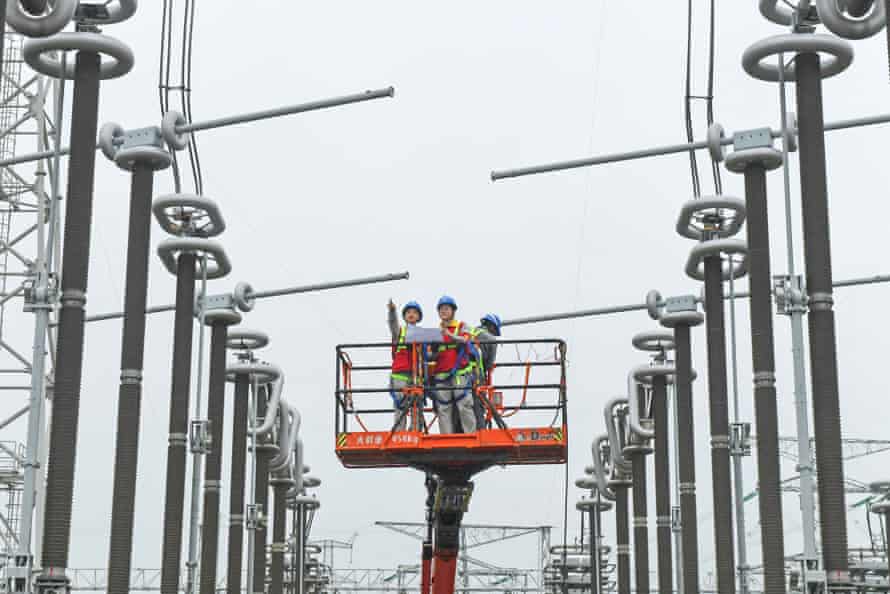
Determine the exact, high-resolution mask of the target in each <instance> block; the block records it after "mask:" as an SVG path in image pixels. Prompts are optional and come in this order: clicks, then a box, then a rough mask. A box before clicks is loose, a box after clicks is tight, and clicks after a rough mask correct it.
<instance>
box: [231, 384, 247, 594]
mask: <svg viewBox="0 0 890 594" xmlns="http://www.w3.org/2000/svg"><path fill="white" fill-rule="evenodd" d="M248 382H249V378H248V376H246V375H244V374H238V375H236V376H235V404H234V412H233V413H232V484H231V487H230V488H231V491H230V496H229V562H228V573H227V577H226V594H241V559H242V551H243V549H244V470H245V467H246V465H247V413H248V405H249V402H248V389H249V387H250V386H249V383H248Z"/></svg>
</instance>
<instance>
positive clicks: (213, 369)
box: [200, 303, 241, 594]
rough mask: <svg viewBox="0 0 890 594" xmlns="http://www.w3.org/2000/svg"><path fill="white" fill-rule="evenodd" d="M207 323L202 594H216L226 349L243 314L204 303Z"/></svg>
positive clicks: (205, 321)
mask: <svg viewBox="0 0 890 594" xmlns="http://www.w3.org/2000/svg"><path fill="white" fill-rule="evenodd" d="M204 307H206V308H207V309H205V311H204V312H203V314H204V323H205V324H206V325H208V326H210V328H211V333H210V375H209V379H208V386H207V387H208V390H207V392H208V399H207V421H208V424H209V425H210V448H209V450H210V451H209V452H208V453H207V465H206V466H205V467H204V505H203V521H202V522H201V577H200V592H201V594H215V592H216V566H217V555H218V550H219V516H220V513H219V499H220V494H219V491H220V486H221V482H220V481H221V479H222V448H223V418H224V412H225V397H226V371H227V370H226V347H227V346H228V332H229V326H232V325H235V324H238V323H240V322H241V314H240V313H238V312H237V311H234V310H233V309H231V308H228V307H214V306H213V305H210V304H207V303H204Z"/></svg>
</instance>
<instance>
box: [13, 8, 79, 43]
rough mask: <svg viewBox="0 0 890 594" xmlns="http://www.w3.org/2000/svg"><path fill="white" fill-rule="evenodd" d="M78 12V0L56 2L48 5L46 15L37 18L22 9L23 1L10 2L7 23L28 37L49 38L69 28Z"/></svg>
mask: <svg viewBox="0 0 890 594" xmlns="http://www.w3.org/2000/svg"><path fill="white" fill-rule="evenodd" d="M76 10H77V0H55V2H53V4H52V6H50V5H49V4H47V12H46V13H45V14H42V15H38V16H35V15H32V14H30V13H28V11H26V10H25V9H24V8H23V7H22V2H21V0H8V1H7V4H6V23H7V24H8V25H9V26H10V27H11V28H12V29H14V30H15V31H17V32H18V33H21V34H22V35H25V36H26V37H49V36H50V35H55V34H56V33H58V32H59V31H61V30H62V29H64V28H65V27H67V26H68V23H70V22H71V19H73V18H74V11H76Z"/></svg>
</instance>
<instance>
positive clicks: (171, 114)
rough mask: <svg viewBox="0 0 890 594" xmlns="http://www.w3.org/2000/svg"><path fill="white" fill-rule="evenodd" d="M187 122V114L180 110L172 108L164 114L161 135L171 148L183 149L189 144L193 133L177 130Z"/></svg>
mask: <svg viewBox="0 0 890 594" xmlns="http://www.w3.org/2000/svg"><path fill="white" fill-rule="evenodd" d="M187 123H188V121H187V120H186V119H185V116H184V115H182V114H181V113H179V112H178V111H173V110H171V111H168V112H167V113H165V114H164V117H163V118H162V119H161V136H163V137H164V142H166V143H167V146H169V147H170V148H171V149H173V150H175V151H181V150H183V149H184V148H185V147H187V146H188V145H189V140H190V139H191V134H189V133H188V132H183V133H179V132H177V131H176V128H177V127H178V126H184V125H186V124H187Z"/></svg>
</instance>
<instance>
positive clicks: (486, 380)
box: [470, 313, 501, 427]
mask: <svg viewBox="0 0 890 594" xmlns="http://www.w3.org/2000/svg"><path fill="white" fill-rule="evenodd" d="M500 336H501V318H500V317H499V316H498V315H497V314H493V313H488V314H485V315H484V316H482V319H480V320H479V325H478V326H476V327H475V328H473V329H471V330H470V337H471V338H472V340H473V342H474V344H475V345H476V351H475V354H476V360H475V361H474V364H475V381H476V383H477V384H478V385H486V386H488V385H490V384H491V370H492V368H493V367H494V362H495V359H496V357H497V353H498V345H497V342H495V341H496V340H497V339H498V338H500ZM485 409H486V407H485V404H484V403H483V402H482V400H481V399H480V398H474V399H473V410H474V411H475V413H476V426H477V427H483V426H484V425H485Z"/></svg>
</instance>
